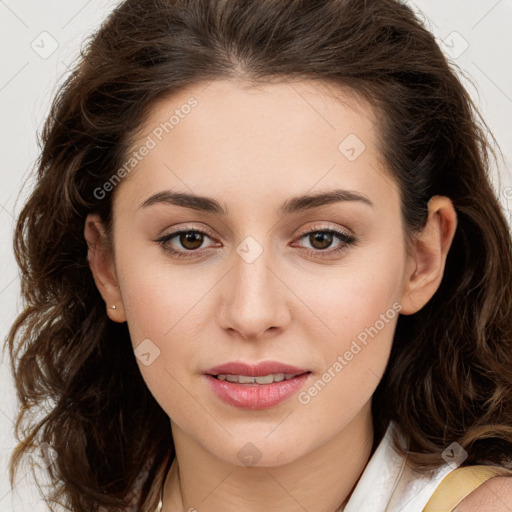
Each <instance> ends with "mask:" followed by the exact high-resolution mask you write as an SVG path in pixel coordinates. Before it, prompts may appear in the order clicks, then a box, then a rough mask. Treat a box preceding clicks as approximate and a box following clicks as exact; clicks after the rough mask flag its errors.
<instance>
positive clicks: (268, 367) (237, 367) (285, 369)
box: [204, 361, 309, 377]
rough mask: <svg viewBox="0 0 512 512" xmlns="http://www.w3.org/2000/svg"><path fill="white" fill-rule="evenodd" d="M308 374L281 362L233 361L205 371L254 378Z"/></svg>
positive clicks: (210, 373) (302, 369)
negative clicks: (277, 374) (274, 374)
mask: <svg viewBox="0 0 512 512" xmlns="http://www.w3.org/2000/svg"><path fill="white" fill-rule="evenodd" d="M306 372H309V370H306V369H304V368H298V367H297V366H291V365H289V364H285V363H280V362H279V361H263V362H261V363H258V364H247V363H242V362H239V361H231V362H229V363H225V364H221V365H219V366H214V367H213V368H209V369H208V370H205V372H204V373H206V374H207V375H248V376H253V377H262V376H263V375H269V374H271V373H288V374H294V375H298V374H302V373H306Z"/></svg>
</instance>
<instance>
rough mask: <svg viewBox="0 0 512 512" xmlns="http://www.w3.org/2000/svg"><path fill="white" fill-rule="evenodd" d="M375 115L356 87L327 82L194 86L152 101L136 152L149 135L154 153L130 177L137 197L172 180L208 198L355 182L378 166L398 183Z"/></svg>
mask: <svg viewBox="0 0 512 512" xmlns="http://www.w3.org/2000/svg"><path fill="white" fill-rule="evenodd" d="M376 118H377V117H376V114H375V111H374V109H373V108H372V107H371V106H370V105H369V104H368V103H366V102H365V101H363V100H362V99H361V97H359V96H358V95H357V94H356V93H354V92H353V91H351V90H349V89H346V88H341V87H338V86H334V85H332V84H327V83H324V82H317V81H287V82H279V83H270V84H248V83H241V82H235V81H231V80H216V81H212V82H203V83H199V84H195V85H194V86H190V87H187V88H186V89H182V90H181V91H179V92H177V93H174V94H172V95H168V96H167V97H164V98H161V99H160V100H159V101H158V102H156V103H155V104H154V105H152V108H151V110H150V112H149V115H147V117H146V119H145V120H144V122H143V123H142V124H141V126H140V127H139V129H138V130H137V132H136V134H135V135H134V136H132V137H131V139H132V144H131V149H130V152H129V154H131V153H132V152H135V153H137V152H140V149H141V148H142V147H143V146H144V145H146V146H148V142H149V145H151V150H150V151H145V156H144V157H143V158H140V159H139V161H138V162H137V164H136V166H135V167H134V171H132V172H130V173H127V174H128V175H127V179H128V180H127V181H133V182H134V183H133V188H132V193H133V194H135V196H137V197H138V198H142V197H143V196H144V195H147V194H149V193H150V192H151V191H154V189H155V187H164V186H166V183H167V184H169V185H171V184H175V185H180V186H181V187H183V186H185V188H197V187H200V188H201V189H202V190H203V191H204V192H209V194H208V195H211V194H212V193H213V191H221V190H222V191H223V192H224V193H226V192H227V193H228V194H229V193H230V191H234V190H238V189H239V185H243V186H244V188H245V190H246V191H250V190H253V191H254V193H256V192H257V191H258V190H261V191H265V189H267V190H268V189H269V186H271V187H273V188H280V187H281V188H282V187H286V188H287V189H289V188H290V187H291V185H292V184H293V183H295V184H297V186H298V188H297V192H299V188H300V189H301V190H300V191H301V192H304V189H306V190H307V189H311V188H312V187H314V186H315V183H319V182H320V181H321V182H322V183H321V185H322V186H325V187H328V186H334V185H340V184H341V185H348V188H350V187H352V188H354V189H357V188H358V187H361V180H365V179H366V178H368V177H369V176H370V175H371V174H375V173H377V174H379V175H381V178H380V180H377V181H381V180H382V178H384V179H385V180H386V181H387V182H388V183H390V184H392V183H391V182H390V177H389V175H387V176H386V174H387V171H386V169H385V165H383V162H382V155H381V154H380V152H379V151H378V149H377V140H376V139H377V135H378V130H377V127H376ZM374 181H375V180H374ZM391 181H392V180H391ZM380 185H381V184H380V183H375V184H374V186H375V187H379V186H380ZM370 188H371V187H370Z"/></svg>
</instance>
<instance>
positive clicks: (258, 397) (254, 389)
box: [205, 373, 310, 409]
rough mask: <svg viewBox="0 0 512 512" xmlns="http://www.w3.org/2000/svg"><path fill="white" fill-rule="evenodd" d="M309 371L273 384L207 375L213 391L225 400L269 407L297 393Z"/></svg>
mask: <svg viewBox="0 0 512 512" xmlns="http://www.w3.org/2000/svg"><path fill="white" fill-rule="evenodd" d="M309 375H310V374H309V373H303V374H302V375H298V376H297V377H293V378H292V379H290V380H286V379H285V380H282V381H281V382H272V384H240V383H238V382H228V381H226V380H219V379H216V378H215V377H212V376H211V375H205V377H206V378H207V380H208V383H209V384H210V386H211V388H212V390H213V392H214V393H215V394H216V395H217V396H218V397H219V398H220V399H221V400H224V402H226V403H228V404H230V405H234V406H235V407H240V408H242V409H267V408H268V407H273V406H275V405H277V404H280V403H281V402H283V401H284V400H286V399H287V398H288V397H289V396H291V395H293V394H294V393H296V392H297V391H298V390H299V389H300V388H301V387H302V386H303V385H304V383H305V382H306V380H307V379H308V377H309Z"/></svg>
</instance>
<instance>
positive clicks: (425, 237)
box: [400, 196, 457, 315]
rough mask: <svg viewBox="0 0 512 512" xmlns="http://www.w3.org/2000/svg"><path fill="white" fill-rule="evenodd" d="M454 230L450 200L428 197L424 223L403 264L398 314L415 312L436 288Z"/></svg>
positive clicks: (454, 214)
mask: <svg viewBox="0 0 512 512" xmlns="http://www.w3.org/2000/svg"><path fill="white" fill-rule="evenodd" d="M456 228H457V214H456V212H455V208H454V207H453V204H452V202H451V200H450V199H449V198H448V197H445V196H433V197H431V198H430V201H429V202H428V219H427V223H426V225H425V228H424V229H423V230H422V231H421V232H420V233H419V234H417V235H416V236H415V239H414V248H413V251H412V254H411V255H410V256H409V259H408V262H407V265H406V273H405V276H404V285H403V288H402V298H401V304H402V310H401V311H400V313H401V314H404V315H412V314H413V313H416V312H417V311H419V310H420V309H421V308H422V307H423V306H424V305H425V304H426V303H427V302H428V301H429V300H430V299H431V298H432V296H433V295H434V294H435V292H436V291H437V289H438V288H439V285H440V284H441V281H442V278H443V274H444V268H445V263H446V257H447V255H448V251H449V250H450V247H451V243H452V241H453V237H454V236H455V230H456Z"/></svg>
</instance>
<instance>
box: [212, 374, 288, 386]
mask: <svg viewBox="0 0 512 512" xmlns="http://www.w3.org/2000/svg"><path fill="white" fill-rule="evenodd" d="M297 375H298V374H296V373H271V374H269V375H262V376H261V377H252V376H249V375H230V374H221V375H217V379H219V380H227V381H228V382H238V383H240V384H255V383H256V384H272V382H281V381H282V380H285V379H286V380H290V379H292V378H293V377H296V376H297Z"/></svg>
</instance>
